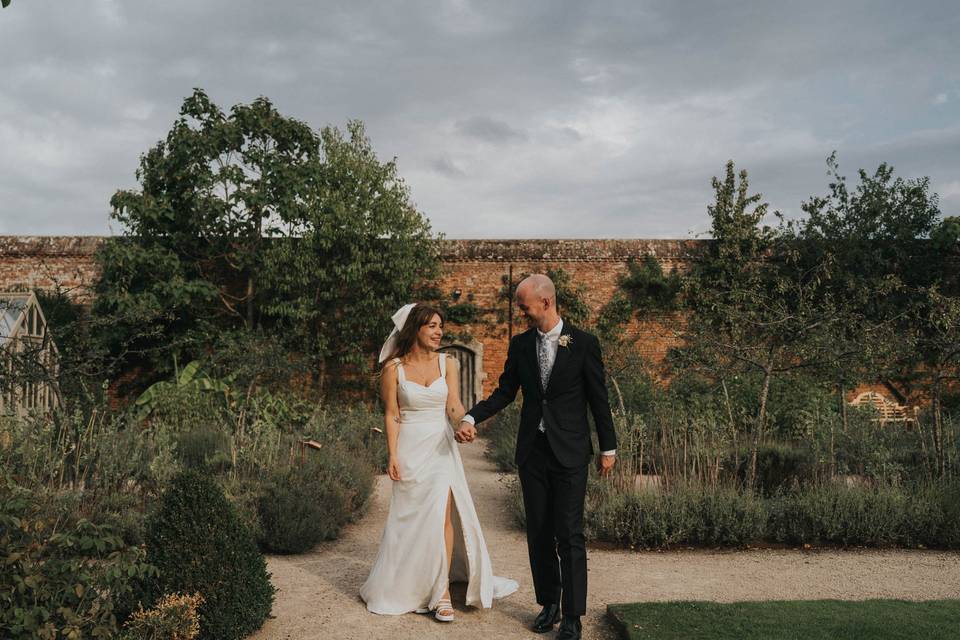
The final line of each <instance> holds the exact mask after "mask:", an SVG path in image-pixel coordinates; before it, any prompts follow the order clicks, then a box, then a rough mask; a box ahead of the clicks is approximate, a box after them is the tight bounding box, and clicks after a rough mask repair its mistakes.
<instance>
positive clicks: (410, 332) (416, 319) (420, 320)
mask: <svg viewBox="0 0 960 640" xmlns="http://www.w3.org/2000/svg"><path fill="white" fill-rule="evenodd" d="M433 316H440V326H441V327H442V326H443V324H444V322H445V321H446V318H445V317H444V315H443V311H441V310H440V309H437V308H436V307H432V306H430V305H428V304H425V303H423V302H418V303H417V304H416V306H415V307H413V309H411V310H410V314H409V315H408V316H407V321H406V322H405V323H403V328H402V329H400V333H399V334H397V345H396V347H394V349H393V352H392V353H391V354H390V355H389V356H387V359H386V360H384V361H383V366H384V367H386V366H387V365H388V364H390V363H392V362H393V360H394V358H402V357H403V356H405V355H407V354H408V353H410V351H411V350H412V349H413V345H414V344H416V342H417V333H419V332H420V327H422V326H423V325H425V324H430V321H431V320H432V319H433ZM381 371H382V369H381Z"/></svg>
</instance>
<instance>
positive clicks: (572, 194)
mask: <svg viewBox="0 0 960 640" xmlns="http://www.w3.org/2000/svg"><path fill="white" fill-rule="evenodd" d="M958 32H960V12H958V11H956V9H955V4H954V2H952V0H943V1H921V2H916V3H911V4H909V5H907V4H903V3H899V2H893V1H892V0H854V1H852V2H843V3H836V2H826V1H825V0H822V1H817V0H811V1H810V2H804V3H799V4H798V3H794V4H789V3H766V2H762V1H760V0H756V1H753V2H739V3H722V4H716V5H710V4H709V3H677V2H674V3H666V2H665V3H638V2H635V1H634V0H603V1H600V0H594V1H586V2H584V1H580V0H532V1H530V2H522V3H519V2H510V3H480V2H467V1H463V0H456V1H454V0H450V1H449V2H439V3H438V2H436V1H434V0H413V1H411V2H407V3H404V8H403V10H402V11H399V10H397V8H396V4H395V3H393V2H388V1H387V0H375V1H370V2H363V3H356V2H352V3H348V2H333V1H325V2H316V3H280V4H275V5H268V4H265V3H262V2H255V1H254V0H209V1H206V2H192V1H187V0H170V1H168V2H164V3H124V2H119V1H116V0H113V1H111V0H98V2H97V3H96V4H93V3H62V6H61V5H60V4H58V5H57V6H56V7H55V8H53V7H49V6H46V5H44V4H43V3H30V2H20V3H16V2H14V3H12V4H11V6H10V7H9V8H7V9H5V10H2V11H0V58H2V59H3V60H4V72H3V74H2V77H0V232H2V233H106V232H108V229H109V227H108V217H107V210H108V202H109V198H110V195H111V194H112V193H113V192H114V191H115V190H116V189H118V188H125V187H130V186H133V183H134V171H135V169H136V166H137V162H138V157H139V155H140V154H141V153H143V152H144V151H145V150H146V149H147V148H149V147H150V146H151V145H153V144H154V143H155V142H156V141H157V140H159V139H161V138H163V137H164V136H165V135H166V133H167V131H168V130H169V128H170V126H171V123H172V122H173V120H174V119H175V118H176V116H177V111H178V109H179V107H180V103H181V101H182V100H183V98H184V97H185V96H187V95H189V93H190V92H191V90H192V88H193V87H195V86H199V87H203V88H204V89H206V90H207V91H208V93H209V94H210V96H211V97H212V99H213V100H215V101H216V102H217V103H218V104H220V106H221V107H223V108H225V109H226V108H229V107H230V106H231V105H232V104H235V103H237V102H249V101H250V100H252V99H254V98H255V97H257V96H258V95H267V96H269V97H270V98H271V99H272V100H273V102H274V103H275V104H276V106H277V107H278V109H280V111H281V112H283V113H285V114H289V115H291V116H293V117H296V118H299V119H301V120H304V121H306V122H309V123H311V124H312V125H313V126H315V127H318V128H319V127H322V126H325V125H327V124H333V125H341V126H342V125H343V124H344V123H345V122H346V120H347V119H349V118H360V119H362V120H364V121H365V122H366V123H367V130H368V132H369V134H370V135H371V138H372V140H373V144H374V148H375V149H377V152H378V153H379V155H380V156H381V157H383V158H392V157H394V156H396V157H397V158H398V162H399V167H400V171H401V174H402V175H403V176H404V177H405V178H406V179H407V182H408V184H409V185H410V188H411V190H412V194H413V197H414V199H415V200H416V202H417V203H418V205H419V207H420V208H421V210H422V211H424V213H426V214H427V215H428V216H429V217H430V218H431V221H432V223H433V227H434V228H435V229H437V230H438V231H442V232H444V233H446V234H448V235H449V236H451V237H468V236H474V237H491V236H504V235H513V236H517V237H534V236H538V235H547V236H549V237H578V236H580V237H582V236H649V237H671V236H672V237H687V234H688V233H689V232H690V230H702V229H703V228H705V221H706V206H707V204H708V203H709V200H710V198H711V197H712V192H711V190H710V186H709V180H710V176H712V175H716V174H719V173H720V172H721V171H722V170H723V163H724V162H725V161H726V159H727V158H733V159H734V160H735V161H736V162H737V164H738V166H742V167H744V168H746V169H748V170H749V171H750V175H751V179H752V184H753V186H754V187H755V188H756V190H757V191H761V192H763V193H764V195H765V197H766V199H767V200H768V201H769V202H770V204H771V207H772V208H778V209H781V210H783V211H785V212H787V213H791V214H796V213H797V212H799V205H800V202H802V200H803V199H805V198H807V197H809V196H810V195H812V194H814V193H822V192H823V190H824V188H825V185H826V178H825V175H824V173H825V166H824V159H825V158H826V156H827V155H828V154H829V153H830V152H831V151H832V150H834V149H836V150H837V151H838V154H839V158H840V162H841V167H842V168H844V170H845V171H847V170H848V169H849V170H848V171H847V173H848V175H851V176H854V175H855V173H856V169H857V168H859V167H861V166H862V167H865V168H867V169H868V170H869V169H873V168H875V167H876V165H877V164H879V163H880V162H882V161H888V162H890V163H891V164H893V165H894V166H895V167H896V168H897V171H898V175H905V176H917V175H929V176H930V178H931V182H932V188H933V190H935V191H936V190H938V189H940V188H944V187H946V186H948V185H955V184H956V176H957V175H960V144H958V142H960V141H958V138H957V135H956V133H955V131H954V130H953V129H951V127H952V126H955V123H956V122H958V121H960V100H957V99H956V97H957V96H958V95H960V93H958V90H960V65H958V63H957V62H956V61H957V60H960V44H958V39H957V38H956V33H958ZM941 95H942V96H946V97H947V100H946V101H943V100H942V99H941V100H938V99H937V96H941ZM451 123H453V124H451ZM925 132H932V133H925ZM451 133H453V134H455V135H451ZM478 142H480V144H478ZM464 176H469V180H465V179H462V178H463V177H464ZM942 206H943V209H944V211H945V213H948V212H949V211H948V208H952V210H953V211H952V212H953V213H956V212H957V211H956V210H957V208H958V207H960V195H957V193H956V187H955V186H950V187H949V189H948V195H947V196H945V198H944V199H943V201H942Z"/></svg>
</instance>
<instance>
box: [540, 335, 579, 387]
mask: <svg viewBox="0 0 960 640" xmlns="http://www.w3.org/2000/svg"><path fill="white" fill-rule="evenodd" d="M572 332H573V325H572V324H568V323H567V322H566V321H564V323H563V331H561V332H560V335H561V336H568V335H570V334H571V333H572ZM572 348H573V343H572V342H570V343H569V344H568V345H567V346H566V347H565V346H563V345H561V344H558V345H557V357H556V359H555V360H554V361H553V369H552V370H551V371H550V381H549V382H548V383H547V388H546V389H544V391H543V392H544V394H546V393H547V391H549V390H550V385H552V384H553V381H554V380H556V379H557V374H558V373H560V372H561V371H563V366H564V365H565V364H566V362H567V360H568V359H569V358H570V349H572ZM534 352H536V349H534ZM534 355H536V354H534ZM537 370H538V371H539V370H540V365H539V362H538V363H537Z"/></svg>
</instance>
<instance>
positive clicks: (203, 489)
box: [146, 471, 274, 640]
mask: <svg viewBox="0 0 960 640" xmlns="http://www.w3.org/2000/svg"><path fill="white" fill-rule="evenodd" d="M146 532H147V535H146V540H147V553H148V558H149V560H150V562H151V563H153V564H155V565H156V566H157V568H158V569H159V570H160V576H159V579H158V580H157V583H156V585H155V588H156V593H174V592H185V593H199V594H200V595H201V596H203V599H204V602H203V604H201V605H200V608H199V615H200V636H199V637H200V638H201V639H216V640H234V639H239V638H242V637H244V636H246V635H248V634H250V633H252V632H253V631H256V630H257V629H259V628H260V627H261V626H262V625H263V622H264V620H266V618H267V616H268V615H269V614H270V609H271V607H272V605H273V594H274V589H273V586H272V585H271V584H270V575H269V574H268V573H267V568H266V563H265V561H264V559H263V556H262V555H260V552H259V550H258V549H257V546H256V543H255V541H254V539H253V536H252V535H251V533H250V531H249V530H248V529H247V528H246V527H244V526H243V524H242V523H241V522H240V520H239V519H238V517H237V514H236V513H235V512H234V510H233V507H232V506H231V505H230V503H229V502H227V499H226V497H225V496H224V493H223V490H222V489H221V488H220V487H219V486H218V485H217V484H216V483H215V482H213V481H212V480H210V479H208V478H206V477H204V476H202V475H200V474H199V473H197V472H196V471H185V472H182V473H181V474H179V475H177V476H176V477H175V478H174V480H173V482H172V484H171V486H170V487H169V488H168V489H167V491H166V492H165V493H164V495H163V498H162V500H161V502H160V505H159V507H158V508H157V510H156V511H155V512H154V513H151V514H150V516H149V517H148V518H147V524H146Z"/></svg>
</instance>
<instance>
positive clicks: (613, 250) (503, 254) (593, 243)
mask: <svg viewBox="0 0 960 640" xmlns="http://www.w3.org/2000/svg"><path fill="white" fill-rule="evenodd" d="M108 237H110V236H0V256H15V257H16V256H23V257H25V256H89V255H93V253H94V251H95V250H96V248H97V246H99V245H100V243H101V242H103V241H104V240H105V239H107V238H108ZM709 242H710V241H709V240H660V239H649V240H644V239H622V240H601V239H596V240H593V239H591V240H553V239H551V240H444V241H442V249H441V251H442V260H443V261H444V262H505V261H531V262H539V261H544V262H623V261H626V260H627V259H629V258H637V257H640V256H643V255H646V254H651V255H653V256H656V257H658V258H676V259H688V258H690V257H692V256H694V255H696V254H697V253H698V252H700V251H702V250H703V248H704V247H705V246H706V245H707V244H709Z"/></svg>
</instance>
